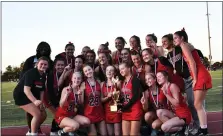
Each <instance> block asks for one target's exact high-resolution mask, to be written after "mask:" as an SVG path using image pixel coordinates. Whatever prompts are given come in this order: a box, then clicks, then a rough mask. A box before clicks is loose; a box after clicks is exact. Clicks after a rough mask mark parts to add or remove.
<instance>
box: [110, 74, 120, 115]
mask: <svg viewBox="0 0 223 136" xmlns="http://www.w3.org/2000/svg"><path fill="white" fill-rule="evenodd" d="M112 81H113V83H114V86H115V87H114V91H113V92H112V100H113V103H112V105H110V111H112V112H117V111H118V102H119V96H120V92H119V91H117V83H118V81H119V79H118V76H117V77H116V79H114V78H113V79H112Z"/></svg>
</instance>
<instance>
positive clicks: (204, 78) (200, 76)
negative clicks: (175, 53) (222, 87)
mask: <svg viewBox="0 0 223 136" xmlns="http://www.w3.org/2000/svg"><path fill="white" fill-rule="evenodd" d="M191 53H192V56H193V58H194V61H195V63H196V68H197V82H196V84H195V86H194V88H193V90H194V91H195V90H207V89H210V88H212V79H211V75H210V73H209V72H208V71H207V69H206V68H205V66H204V65H203V64H202V62H201V60H200V57H199V55H198V53H197V51H196V50H193V51H192V52H191ZM183 57H184V59H185V61H186V62H187V65H188V67H189V70H190V75H191V76H192V78H193V79H194V75H193V74H192V72H191V67H190V65H189V62H188V60H187V59H186V58H185V56H184V55H183Z"/></svg>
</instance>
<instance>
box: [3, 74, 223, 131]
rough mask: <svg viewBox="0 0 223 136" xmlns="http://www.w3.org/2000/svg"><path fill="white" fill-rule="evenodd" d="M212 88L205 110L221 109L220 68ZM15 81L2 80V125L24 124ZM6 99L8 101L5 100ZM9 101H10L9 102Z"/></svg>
mask: <svg viewBox="0 0 223 136" xmlns="http://www.w3.org/2000/svg"><path fill="white" fill-rule="evenodd" d="M211 75H212V83H213V88H212V89H211V90H209V91H208V95H207V97H206V104H205V105H206V109H207V111H220V110H221V111H222V96H223V92H222V70H218V71H213V72H211ZM16 84H17V83H15V82H3V83H2V86H1V87H2V91H1V121H2V124H1V125H2V127H4V126H19V125H26V120H25V112H24V111H23V110H21V109H19V108H18V107H17V106H15V105H14V101H13V96H12V91H13V89H14V87H15V86H16ZM7 101H8V102H7ZM9 101H10V102H9ZM47 115H48V117H47V120H46V121H45V122H44V123H46V124H51V121H52V114H51V113H50V112H48V111H47Z"/></svg>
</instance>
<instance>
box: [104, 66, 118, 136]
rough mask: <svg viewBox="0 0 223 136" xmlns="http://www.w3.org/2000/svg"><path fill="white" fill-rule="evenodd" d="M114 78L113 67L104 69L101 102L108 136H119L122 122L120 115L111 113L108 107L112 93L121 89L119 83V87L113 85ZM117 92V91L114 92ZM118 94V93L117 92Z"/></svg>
mask: <svg viewBox="0 0 223 136" xmlns="http://www.w3.org/2000/svg"><path fill="white" fill-rule="evenodd" d="M114 76H115V67H114V66H111V65H110V66H108V67H107V68H106V77H107V80H106V81H105V82H102V83H101V88H102V89H101V91H102V95H101V96H102V97H101V101H102V103H103V104H104V111H105V123H106V126H107V131H108V135H109V136H113V135H115V136H121V134H122V133H121V132H122V130H121V121H122V116H121V115H122V114H121V113H119V112H115V111H111V109H110V106H111V105H112V104H114V103H113V97H114V96H113V93H114V90H115V89H118V88H121V87H120V83H119V86H118V85H117V86H116V84H114V82H113V81H112V79H113V78H114ZM116 91H119V90H116ZM119 94H120V92H119Z"/></svg>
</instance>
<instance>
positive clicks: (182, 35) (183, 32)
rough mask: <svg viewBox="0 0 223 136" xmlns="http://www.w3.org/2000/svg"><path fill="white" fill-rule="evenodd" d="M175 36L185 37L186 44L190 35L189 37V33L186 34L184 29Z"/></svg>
mask: <svg viewBox="0 0 223 136" xmlns="http://www.w3.org/2000/svg"><path fill="white" fill-rule="evenodd" d="M174 34H175V35H178V36H179V37H180V38H182V37H183V40H184V42H187V43H188V35H187V33H186V31H185V29H184V28H183V29H182V30H180V31H176V32H175V33H174Z"/></svg>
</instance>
